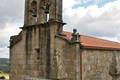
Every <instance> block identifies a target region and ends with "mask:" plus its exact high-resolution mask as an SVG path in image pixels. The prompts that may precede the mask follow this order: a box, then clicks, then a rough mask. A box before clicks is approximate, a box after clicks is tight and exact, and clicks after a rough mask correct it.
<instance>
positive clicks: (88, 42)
mask: <svg viewBox="0 0 120 80" xmlns="http://www.w3.org/2000/svg"><path fill="white" fill-rule="evenodd" d="M64 34H65V35H66V37H65V38H66V39H67V40H70V39H71V38H72V33H70V32H64ZM80 43H81V46H82V47H83V48H87V49H105V50H120V43H118V42H114V41H109V40H104V39H100V38H95V37H91V36H85V35H80Z"/></svg>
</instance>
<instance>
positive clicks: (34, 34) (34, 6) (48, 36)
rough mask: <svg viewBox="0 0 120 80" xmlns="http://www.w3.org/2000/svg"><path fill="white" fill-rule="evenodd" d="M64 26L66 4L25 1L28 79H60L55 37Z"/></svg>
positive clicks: (52, 0)
mask: <svg viewBox="0 0 120 80" xmlns="http://www.w3.org/2000/svg"><path fill="white" fill-rule="evenodd" d="M63 25H64V23H63V20H62V0H25V17H24V27H23V28H22V29H23V30H24V31H26V42H25V43H26V72H27V73H26V75H30V74H33V76H35V77H36V76H38V77H42V78H43V79H57V75H56V74H57V72H56V70H55V67H54V65H55V64H54V62H55V61H54V55H55V53H56V52H55V50H56V47H55V45H56V43H55V42H56V39H55V36H56V35H58V34H61V33H62V30H63ZM35 62H36V64H35ZM30 64H32V65H30ZM35 71H36V72H35Z"/></svg>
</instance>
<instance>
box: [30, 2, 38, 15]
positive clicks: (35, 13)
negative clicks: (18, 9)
mask: <svg viewBox="0 0 120 80" xmlns="http://www.w3.org/2000/svg"><path fill="white" fill-rule="evenodd" d="M30 11H31V13H32V16H33V17H37V2H36V1H32V3H31V10H30Z"/></svg>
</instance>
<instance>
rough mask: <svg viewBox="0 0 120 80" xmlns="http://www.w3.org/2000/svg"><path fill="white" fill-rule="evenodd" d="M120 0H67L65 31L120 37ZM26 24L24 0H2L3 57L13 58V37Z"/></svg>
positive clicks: (0, 33) (0, 37) (0, 31)
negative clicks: (10, 53)
mask: <svg viewBox="0 0 120 80" xmlns="http://www.w3.org/2000/svg"><path fill="white" fill-rule="evenodd" d="M119 5H120V0H63V21H64V22H65V23H67V25H65V26H64V30H65V31H72V30H73V28H76V29H77V30H78V32H79V33H80V34H82V35H88V36H94V37H99V38H103V39H107V40H112V41H117V42H119V41H120V6H119ZM23 24H24V0H2V3H0V58H2V57H4V58H9V48H8V47H9V38H10V36H12V35H17V34H18V33H19V32H20V29H19V27H22V26H23Z"/></svg>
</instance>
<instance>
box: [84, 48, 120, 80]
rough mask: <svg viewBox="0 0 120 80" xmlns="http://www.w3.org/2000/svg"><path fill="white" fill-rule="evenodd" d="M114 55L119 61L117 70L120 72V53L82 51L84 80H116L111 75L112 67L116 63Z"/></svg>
mask: <svg viewBox="0 0 120 80" xmlns="http://www.w3.org/2000/svg"><path fill="white" fill-rule="evenodd" d="M114 54H115V55H116V58H115V59H117V61H116V63H117V70H120V63H119V60H120V51H107V50H85V49H84V50H83V51H82V80H114V79H112V77H111V76H110V75H109V72H110V71H111V70H110V69H111V68H110V65H113V63H115V62H113V55H114ZM113 73H114V72H113ZM115 80H119V79H115Z"/></svg>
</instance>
